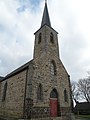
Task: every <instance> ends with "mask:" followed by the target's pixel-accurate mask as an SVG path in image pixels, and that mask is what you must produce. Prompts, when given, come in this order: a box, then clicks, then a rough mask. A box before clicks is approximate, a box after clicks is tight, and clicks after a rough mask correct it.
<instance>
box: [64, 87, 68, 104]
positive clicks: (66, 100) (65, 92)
mask: <svg viewBox="0 0 90 120" xmlns="http://www.w3.org/2000/svg"><path fill="white" fill-rule="evenodd" d="M64 101H65V102H68V93H67V90H66V89H65V90H64Z"/></svg>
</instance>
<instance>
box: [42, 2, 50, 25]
mask: <svg viewBox="0 0 90 120" xmlns="http://www.w3.org/2000/svg"><path fill="white" fill-rule="evenodd" d="M43 25H48V26H50V27H51V22H50V18H49V13H48V8H47V2H46V1H45V7H44V12H43V17H42V22H41V27H42V26H43Z"/></svg>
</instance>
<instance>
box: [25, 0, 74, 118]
mask: <svg viewBox="0 0 90 120" xmlns="http://www.w3.org/2000/svg"><path fill="white" fill-rule="evenodd" d="M71 101H72V100H71V88H70V78H69V75H68V73H67V71H66V69H65V67H64V66H63V64H62V62H61V60H60V58H59V46H58V33H57V32H56V31H55V30H54V29H53V28H52V26H51V22H50V17H49V13H48V8H47V3H46V2H45V7H44V12H43V17H42V22H41V27H40V29H39V30H37V31H36V32H35V45H34V54H33V60H32V61H31V62H30V65H29V70H28V76H27V86H26V100H25V112H26V111H28V118H43V117H58V116H61V115H62V114H66V113H70V112H71ZM64 116H65V115H64Z"/></svg>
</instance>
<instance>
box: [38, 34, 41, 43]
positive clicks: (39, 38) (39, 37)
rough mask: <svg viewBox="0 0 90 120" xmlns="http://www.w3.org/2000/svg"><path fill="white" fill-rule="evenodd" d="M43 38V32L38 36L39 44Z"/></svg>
mask: <svg viewBox="0 0 90 120" xmlns="http://www.w3.org/2000/svg"><path fill="white" fill-rule="evenodd" d="M41 40H42V34H41V33H39V36H38V44H40V43H41Z"/></svg>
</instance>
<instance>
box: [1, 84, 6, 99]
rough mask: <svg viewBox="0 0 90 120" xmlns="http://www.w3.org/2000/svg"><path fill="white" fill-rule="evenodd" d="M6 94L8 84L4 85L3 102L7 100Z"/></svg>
mask: <svg viewBox="0 0 90 120" xmlns="http://www.w3.org/2000/svg"><path fill="white" fill-rule="evenodd" d="M6 92H7V82H6V83H5V84H4V89H3V96H2V101H5V99H6Z"/></svg>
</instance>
